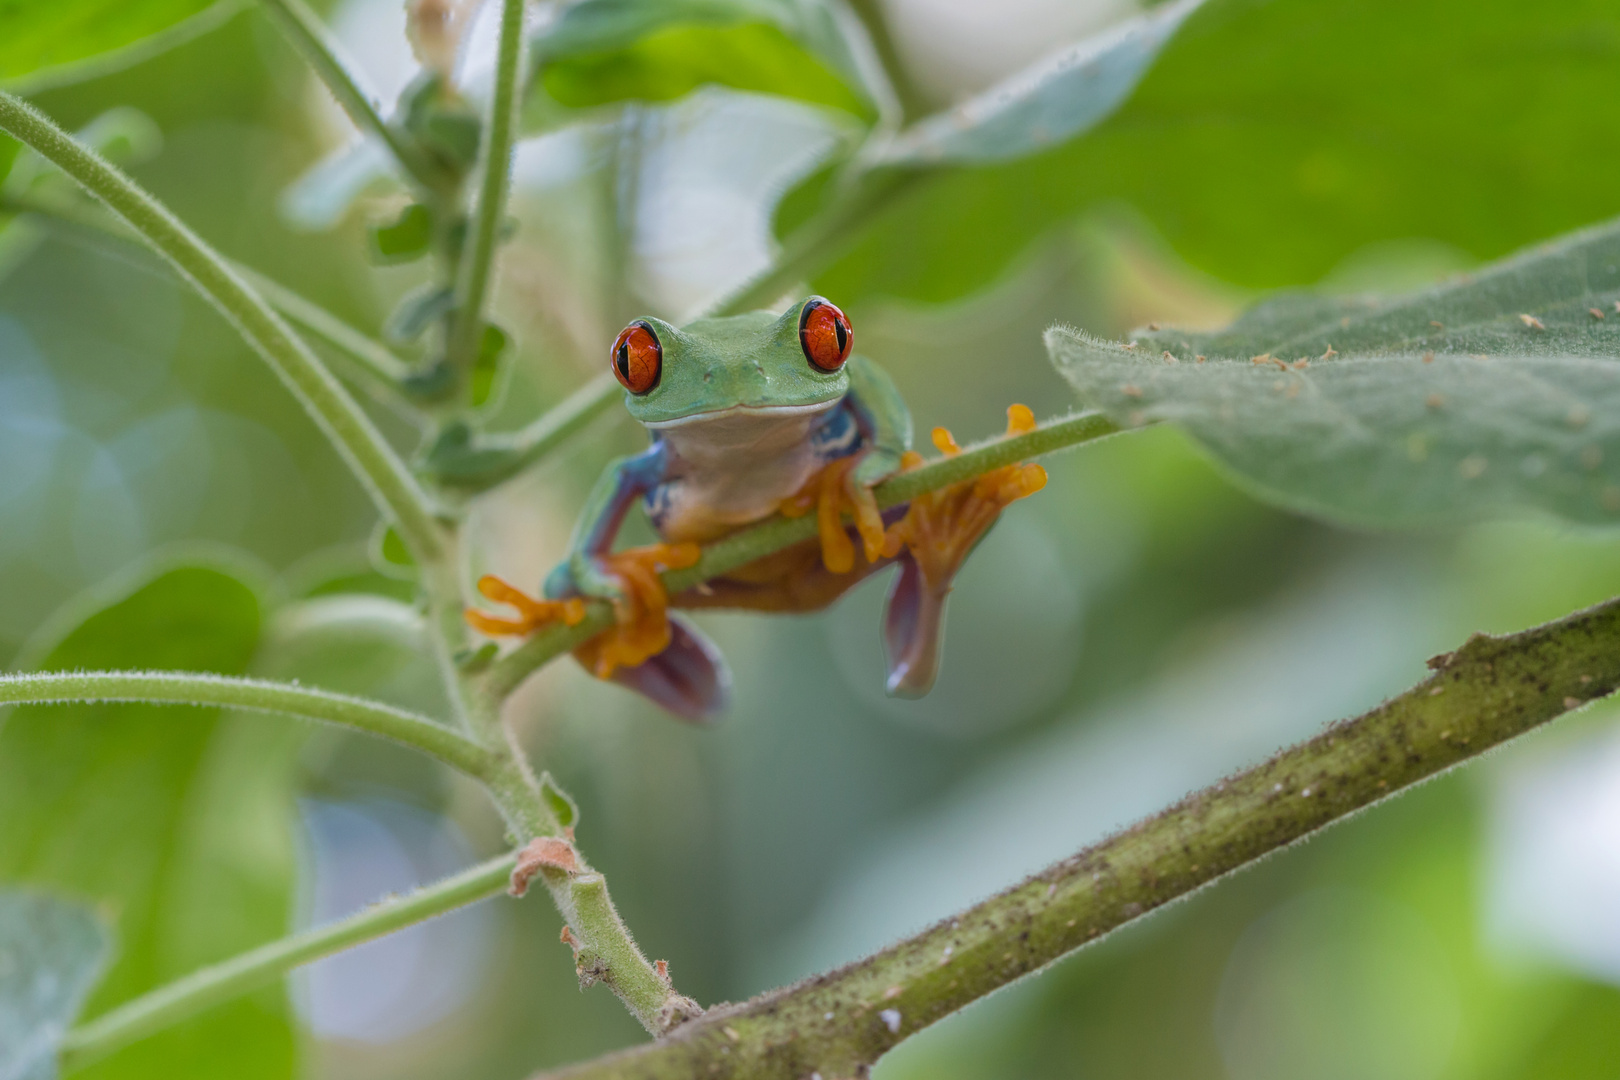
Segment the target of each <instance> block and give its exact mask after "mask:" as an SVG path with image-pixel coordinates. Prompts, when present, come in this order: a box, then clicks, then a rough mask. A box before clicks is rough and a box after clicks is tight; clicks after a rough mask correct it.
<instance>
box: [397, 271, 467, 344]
mask: <svg viewBox="0 0 1620 1080" xmlns="http://www.w3.org/2000/svg"><path fill="white" fill-rule="evenodd" d="M455 302H456V296H455V293H454V292H453V291H452V290H451V288H450V286H448V285H438V284H435V283H434V282H431V281H430V282H427V283H425V284H423V285H419V286H418V287H416V288H415V289H412V290H411V291H410V292H408V293H406V294H405V295H404V296H403V297H401V298H400V301H399V305H398V306H397V307H395V308H394V310H393V311H392V312H391V313H390V314H389V316H388V320H387V322H386V323H384V325H383V334H384V335H385V336H386V337H387V338H388V340H390V341H393V342H397V343H399V344H402V345H403V344H409V343H410V342H412V341H415V340H416V339H417V338H419V337H421V336H422V334H423V333H425V332H426V331H427V328H428V327H429V326H431V325H432V324H433V322H434V320H435V319H439V318H442V317H443V316H444V314H445V313H446V312H448V311H449V310H450V309H451V307H453V306H454V305H455Z"/></svg>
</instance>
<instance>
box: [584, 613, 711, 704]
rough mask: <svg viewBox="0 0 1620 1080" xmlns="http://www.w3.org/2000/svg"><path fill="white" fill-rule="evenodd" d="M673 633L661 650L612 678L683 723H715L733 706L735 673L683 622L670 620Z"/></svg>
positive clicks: (674, 617) (706, 640)
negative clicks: (729, 706) (717, 716)
mask: <svg viewBox="0 0 1620 1080" xmlns="http://www.w3.org/2000/svg"><path fill="white" fill-rule="evenodd" d="M669 630H670V635H669V646H668V647H667V648H665V649H664V651H663V652H661V653H658V654H657V655H656V656H654V657H652V658H651V659H649V660H645V661H643V662H642V663H640V664H637V665H635V666H634V667H620V668H617V669H616V670H615V671H614V672H613V675H612V679H613V681H614V682H616V683H618V684H619V685H620V686H626V687H629V688H630V689H631V690H634V691H636V693H638V694H641V695H643V696H644V697H648V698H651V699H652V700H653V701H654V702H656V703H657V704H659V705H661V706H663V707H664V708H665V709H668V710H669V711H670V712H672V713H674V714H675V715H676V716H679V717H680V718H681V719H683V720H691V721H694V722H703V721H707V720H712V719H713V718H714V717H715V716H716V715H718V714H719V713H721V712H723V711H724V710H725V708H726V706H727V705H728V704H730V702H731V669H730V668H728V667H727V666H726V660H725V657H724V656H722V655H720V650H719V649H717V648H715V646H714V643H713V642H711V641H710V640H709V639H708V638H706V637H704V636H703V634H702V633H701V632H700V631H699V630H698V629H697V627H695V626H693V625H692V624H691V623H689V622H687V621H686V620H685V619H683V618H681V617H680V616H678V615H672V616H670V617H669Z"/></svg>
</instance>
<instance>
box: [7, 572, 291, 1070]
mask: <svg viewBox="0 0 1620 1080" xmlns="http://www.w3.org/2000/svg"><path fill="white" fill-rule="evenodd" d="M57 625H58V627H59V628H60V631H59V633H58V635H57V636H56V638H55V641H54V643H52V644H50V645H48V646H47V647H45V648H44V649H43V650H40V652H42V653H43V655H39V653H36V656H38V662H37V663H36V664H35V665H34V666H36V667H37V668H39V669H41V670H73V669H87V670H95V669H105V668H126V669H128V668H134V669H151V670H185V671H208V672H216V673H220V674H230V675H236V674H243V673H246V672H247V671H248V670H249V666H250V663H251V662H252V661H253V659H254V656H255V654H256V652H257V650H258V646H259V639H260V626H261V603H260V600H259V594H258V590H257V589H256V588H255V587H254V586H253V585H251V584H250V583H249V581H248V579H247V577H246V576H245V575H244V574H243V573H241V572H240V571H239V570H237V569H235V568H231V567H227V566H222V565H219V564H217V563H214V564H198V565H178V566H176V565H170V566H168V567H167V568H159V569H155V570H153V571H149V572H148V573H146V574H145V575H143V576H142V577H140V578H139V579H137V580H136V581H135V582H134V583H133V584H129V583H126V584H125V585H124V586H123V587H122V588H120V589H118V590H117V591H116V592H115V593H113V595H111V596H110V597H106V596H104V597H103V598H101V599H99V600H98V601H97V602H95V603H91V604H88V605H78V606H76V607H75V608H74V609H73V612H72V614H71V615H70V616H68V617H66V618H63V619H59V620H58V621H57ZM302 738H303V731H302V730H301V729H300V728H298V727H296V726H293V725H289V724H286V723H281V722H276V721H266V720H265V719H264V718H262V717H241V716H230V715H227V714H224V713H222V712H221V710H218V709H199V708H189V707H182V706H169V705H146V704H139V703H120V704H94V705H90V704H85V705H37V706H26V707H19V708H16V709H14V710H12V711H11V713H10V715H9V716H7V717H5V719H4V722H3V726H0V821H3V822H4V823H5V824H4V827H3V828H0V881H5V882H7V883H13V882H15V883H21V884H24V885H28V886H37V887H44V888H53V889H60V890H63V891H66V892H70V893H72V894H74V895H78V896H83V897H85V898H86V899H88V900H90V901H92V902H95V903H96V904H98V906H102V905H104V906H105V910H106V911H108V912H109V913H110V917H111V918H112V919H113V920H114V925H113V930H114V933H115V934H116V937H117V940H118V942H119V951H118V957H117V959H116V961H115V962H114V963H113V964H112V965H111V966H110V968H109V969H108V972H107V977H106V979H105V980H104V981H103V982H102V983H101V984H100V985H99V986H98V987H97V989H96V991H95V992H94V994H93V995H92V996H91V997H90V1000H89V1002H88V1006H87V1008H86V1010H85V1012H86V1014H87V1015H88V1016H92V1017H93V1016H95V1015H97V1014H99V1013H102V1012H104V1011H106V1010H107V1009H108V1008H110V1007H112V1006H115V1005H117V1004H119V1003H121V1002H124V1001H127V1000H129V999H130V998H133V997H136V996H138V995H140V994H142V993H145V992H146V991H148V990H151V989H153V988H154V987H156V986H158V985H161V984H162V983H165V982H168V981H170V980H172V979H175V978H178V977H180V976H182V975H185V974H188V973H189V972H191V971H194V970H195V969H197V968H199V967H201V966H203V965H205V964H208V963H212V962H216V961H219V960H222V959H225V958H226V957H229V956H232V955H234V954H235V953H238V952H241V951H243V950H245V949H247V948H250V947H252V946H254V945H259V944H262V943H264V942H266V941H269V940H271V939H273V938H275V937H278V936H280V935H281V934H282V933H284V932H285V931H286V928H287V925H288V920H289V917H290V914H291V912H290V902H291V894H292V885H293V871H294V864H293V855H292V850H291V837H290V823H291V818H292V807H291V797H290V786H291V776H292V758H293V755H294V753H295V752H296V749H297V747H298V746H299V745H300V740H301V739H302ZM294 1060H295V1044H294V1036H293V1030H292V1023H291V1020H290V1017H289V1015H288V1008H287V1004H286V998H285V993H284V991H283V990H282V989H281V988H279V987H277V988H274V989H270V990H266V991H263V992H261V993H259V994H255V995H252V996H249V997H245V998H242V999H239V1000H237V1001H232V1002H227V1003H224V1004H221V1005H219V1006H216V1007H215V1008H213V1009H210V1010H209V1011H208V1012H206V1013H204V1014H202V1015H199V1016H197V1017H195V1018H194V1019H191V1020H189V1021H186V1022H185V1023H184V1024H182V1025H179V1026H177V1027H176V1028H174V1029H172V1030H169V1031H165V1032H162V1033H160V1034H157V1035H154V1036H152V1037H150V1038H148V1039H144V1040H142V1041H141V1042H139V1043H136V1044H133V1045H131V1046H129V1047H127V1048H125V1049H124V1050H121V1051H119V1052H118V1053H117V1054H115V1055H113V1056H112V1057H110V1058H108V1059H107V1060H106V1061H105V1062H101V1063H98V1064H96V1065H93V1066H91V1067H90V1069H89V1070H87V1071H86V1072H85V1073H84V1074H83V1075H84V1076H85V1077H87V1078H89V1080H94V1078H95V1077H97V1076H108V1077H110V1076H114V1075H116V1076H118V1077H119V1078H120V1080H127V1078H130V1077H148V1076H149V1077H152V1078H154V1080H156V1078H158V1077H165V1078H166V1077H173V1076H214V1075H220V1076H223V1075H229V1076H232V1077H239V1078H243V1080H286V1078H287V1077H289V1076H291V1075H292V1072H293V1069H294Z"/></svg>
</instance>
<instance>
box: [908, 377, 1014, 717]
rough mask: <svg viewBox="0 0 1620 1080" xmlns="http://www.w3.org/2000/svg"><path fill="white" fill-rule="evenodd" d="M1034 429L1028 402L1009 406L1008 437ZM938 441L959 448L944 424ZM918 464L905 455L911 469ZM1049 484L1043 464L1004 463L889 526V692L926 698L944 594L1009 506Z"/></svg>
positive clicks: (930, 496)
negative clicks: (897, 552) (894, 563)
mask: <svg viewBox="0 0 1620 1080" xmlns="http://www.w3.org/2000/svg"><path fill="white" fill-rule="evenodd" d="M1034 426H1035V417H1034V415H1033V414H1032V413H1031V412H1030V411H1029V409H1027V408H1025V407H1024V406H1022V405H1014V406H1012V407H1011V408H1010V409H1008V410H1007V433H1008V434H1009V435H1015V434H1020V433H1022V432H1025V431H1029V430H1031V429H1032V428H1034ZM934 445H935V446H937V447H939V449H940V451H941V452H943V453H944V454H945V455H946V456H954V455H955V454H957V453H960V449H959V448H958V447H957V445H956V440H955V439H953V438H951V433H950V432H948V431H946V430H945V429H944V428H935V429H934ZM921 461H922V459H921V458H920V457H919V456H917V455H915V454H908V455H907V461H906V467H908V468H910V467H915V466H916V465H917V464H920V463H921ZM1045 486H1046V470H1044V469H1042V468H1041V467H1040V466H1039V465H1007V466H1004V467H1002V468H999V469H993V470H991V471H990V472H987V473H984V474H983V475H980V476H977V477H974V478H972V479H970V480H964V481H962V482H960V483H957V484H952V485H951V486H950V487H946V488H941V489H940V490H938V491H932V492H927V493H925V494H922V495H919V496H917V498H915V499H913V500H912V501H911V506H910V509H909V510H908V511H907V512H906V516H905V519H904V520H902V521H901V522H900V523H899V524H898V525H896V526H895V527H894V529H893V530H892V534H893V535H895V536H897V537H898V538H899V540H900V541H902V542H903V543H904V545H905V551H904V553H903V554H902V555H901V556H900V559H899V562H900V573H899V574H898V575H897V576H896V577H895V579H894V585H893V586H892V587H891V588H890V590H889V603H888V609H887V611H886V612H885V614H884V620H883V637H884V645H885V647H886V651H887V652H888V659H889V680H888V688H889V693H891V694H893V695H895V696H896V697H921V696H922V695H924V694H926V693H927V692H928V691H929V688H931V687H932V686H933V685H934V677H935V675H936V674H937V673H938V670H939V647H940V643H941V641H942V639H943V636H944V630H945V598H946V597H947V596H949V595H950V591H951V583H952V581H953V580H954V579H955V577H956V573H957V571H958V570H960V569H961V566H962V563H963V561H964V560H966V559H967V557H968V555H969V553H971V552H972V550H973V548H974V547H975V546H976V545H977V544H978V542H979V541H980V540H981V539H983V538H984V534H985V533H987V532H988V531H989V530H990V526H992V525H994V524H995V523H996V519H997V518H999V517H1000V516H1001V511H1002V509H1003V508H1005V507H1006V506H1007V504H1008V503H1010V502H1012V501H1014V500H1015V499H1021V498H1023V497H1024V496H1026V495H1032V494H1034V493H1035V492H1037V491H1039V490H1040V489H1041V488H1043V487H1045Z"/></svg>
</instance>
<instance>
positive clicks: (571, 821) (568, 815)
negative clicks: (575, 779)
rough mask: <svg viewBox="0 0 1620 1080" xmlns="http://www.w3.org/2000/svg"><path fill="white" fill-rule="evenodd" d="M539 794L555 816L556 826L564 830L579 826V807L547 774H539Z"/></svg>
mask: <svg viewBox="0 0 1620 1080" xmlns="http://www.w3.org/2000/svg"><path fill="white" fill-rule="evenodd" d="M540 794H541V795H543V796H544V797H545V800H546V805H547V806H549V807H551V812H552V813H553V814H555V815H557V824H559V825H561V826H562V827H563V828H565V829H571V828H573V827H574V826H575V825H577V824H579V805H578V804H577V803H575V802H574V800H573V798H572V797H571V796H570V795H569V794H568V792H566V791H564V790H563V789H562V788H560V787H558V786H557V781H555V780H553V779H552V778H551V774H550V773H549V772H543V773H541V774H540Z"/></svg>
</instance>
